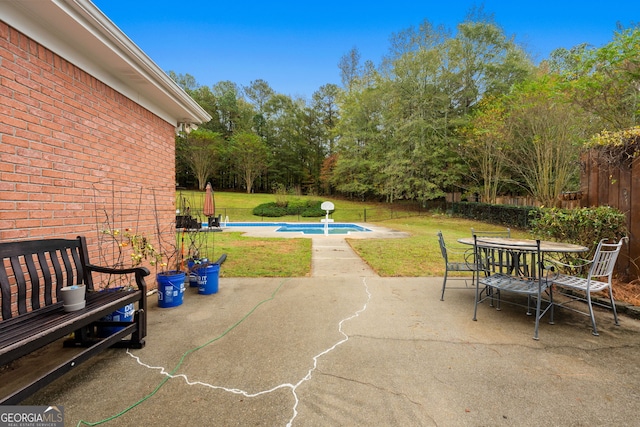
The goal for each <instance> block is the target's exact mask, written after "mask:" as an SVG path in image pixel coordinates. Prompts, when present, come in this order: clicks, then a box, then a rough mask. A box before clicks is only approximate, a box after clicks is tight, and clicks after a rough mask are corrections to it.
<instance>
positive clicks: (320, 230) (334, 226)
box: [226, 222, 371, 234]
mask: <svg viewBox="0 0 640 427" xmlns="http://www.w3.org/2000/svg"><path fill="white" fill-rule="evenodd" d="M226 226H227V227H278V228H277V229H276V231H277V232H279V233H303V234H324V224H323V223H287V222H229V223H227V224H226ZM363 231H364V232H366V231H371V230H369V229H368V228H365V227H362V226H359V225H357V224H350V223H330V224H329V234H349V233H351V232H363Z"/></svg>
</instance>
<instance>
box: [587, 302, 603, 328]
mask: <svg viewBox="0 0 640 427" xmlns="http://www.w3.org/2000/svg"><path fill="white" fill-rule="evenodd" d="M587 304H589V316H591V326H592V327H593V330H592V331H591V333H592V334H593V335H595V336H596V337H597V336H598V335H600V334H598V329H597V328H596V317H595V316H594V314H593V305H592V304H591V292H587Z"/></svg>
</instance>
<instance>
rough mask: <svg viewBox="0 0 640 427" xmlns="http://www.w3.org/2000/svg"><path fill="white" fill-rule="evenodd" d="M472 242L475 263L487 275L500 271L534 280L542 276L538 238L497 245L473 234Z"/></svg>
mask: <svg viewBox="0 0 640 427" xmlns="http://www.w3.org/2000/svg"><path fill="white" fill-rule="evenodd" d="M487 237H489V236H487ZM473 243H474V244H473V247H474V254H475V260H476V265H477V267H478V269H479V270H480V271H482V272H484V273H485V274H487V275H490V274H493V273H497V272H500V273H507V274H510V275H513V276H519V277H521V278H530V279H536V280H538V279H540V278H541V277H542V263H541V262H540V261H541V260H542V255H541V252H540V240H535V241H531V243H523V242H520V243H514V244H510V245H497V244H496V243H494V242H491V241H484V240H483V239H482V237H479V236H477V235H474V236H473ZM496 257H499V258H498V260H496ZM496 261H498V262H496Z"/></svg>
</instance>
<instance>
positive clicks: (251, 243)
mask: <svg viewBox="0 0 640 427" xmlns="http://www.w3.org/2000/svg"><path fill="white" fill-rule="evenodd" d="M187 194H188V196H189V197H190V198H192V200H193V203H194V206H200V205H199V204H197V203H201V202H199V201H198V200H200V199H201V197H202V192H200V193H198V192H183V193H182V196H183V197H186V196H187ZM215 197H216V206H217V209H218V210H221V209H225V208H227V209H229V210H231V209H242V210H243V211H247V212H249V211H250V210H251V209H253V207H255V206H257V205H259V204H261V203H267V202H273V201H275V196H274V195H269V194H250V195H247V194H241V193H226V192H216V195H215ZM322 200H330V201H332V202H333V203H334V204H335V206H336V212H335V214H334V215H333V218H334V219H335V220H336V221H338V222H344V221H358V222H361V221H362V218H361V217H360V218H358V217H357V215H355V214H354V212H363V210H364V209H371V210H376V209H387V210H388V209H389V208H390V207H392V206H391V205H386V204H376V203H359V202H353V201H344V200H332V199H330V198H329V199H324V198H323V199H322ZM416 215H417V214H416ZM233 220H235V221H239V220H243V221H262V218H260V217H254V216H253V215H251V214H249V215H247V216H246V217H244V218H242V219H239V218H235V219H233ZM267 220H269V221H270V220H271V219H267ZM275 220H278V221H290V220H295V219H291V218H286V217H283V218H276V219H275ZM370 223H371V224H376V225H380V226H383V227H388V228H392V229H395V230H399V231H405V232H408V233H409V234H410V237H407V238H400V239H348V238H347V240H348V242H349V243H350V244H351V246H352V247H353V249H354V250H355V251H356V252H357V253H358V254H359V255H360V256H361V257H362V258H363V259H364V260H365V261H366V262H367V263H368V264H369V265H370V266H371V267H372V268H373V269H374V270H375V271H376V272H377V273H378V274H379V275H380V276H385V277H420V276H442V275H443V274H444V267H443V260H442V255H441V254H440V247H439V245H438V240H437V237H436V233H437V232H438V230H441V231H442V233H443V235H444V237H445V241H446V242H447V245H449V246H455V245H456V244H457V242H456V240H457V239H458V238H460V237H470V236H471V228H472V227H473V228H475V229H477V230H499V229H501V228H504V227H499V226H495V225H488V224H484V223H481V222H477V221H470V220H465V219H459V218H451V217H449V216H447V215H444V214H438V213H430V214H424V213H423V214H422V215H420V216H405V217H403V218H395V219H389V220H384V221H376V222H370ZM200 234H201V235H204V236H203V238H204V237H206V239H207V240H206V241H203V242H200V243H199V244H200V245H202V247H203V248H204V249H205V251H203V252H206V253H207V255H208V256H209V257H210V258H211V259H216V258H217V257H219V256H220V255H221V254H222V253H226V254H227V261H226V262H225V264H224V265H223V267H222V268H221V270H220V272H221V273H220V274H221V275H222V276H226V277H300V276H307V275H309V273H310V271H311V239H307V238H300V239H288V238H252V237H245V236H243V235H242V234H241V233H239V232H230V231H225V232H223V233H200ZM512 235H513V236H515V237H528V234H527V233H526V232H519V231H515V230H512Z"/></svg>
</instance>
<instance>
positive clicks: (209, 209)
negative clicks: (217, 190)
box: [202, 182, 216, 227]
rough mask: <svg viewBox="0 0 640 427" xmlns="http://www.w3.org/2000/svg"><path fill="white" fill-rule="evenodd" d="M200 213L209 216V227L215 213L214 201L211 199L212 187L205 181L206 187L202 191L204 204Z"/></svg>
mask: <svg viewBox="0 0 640 427" xmlns="http://www.w3.org/2000/svg"><path fill="white" fill-rule="evenodd" d="M202 213H203V214H204V216H206V217H207V218H209V227H211V225H212V223H213V221H214V218H213V217H214V216H215V215H216V203H215V201H214V200H213V188H212V187H211V183H210V182H207V187H206V188H205V191H204V206H203V208H202Z"/></svg>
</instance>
